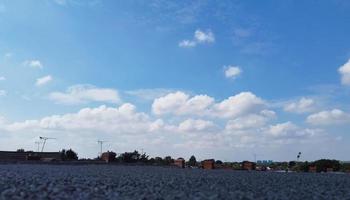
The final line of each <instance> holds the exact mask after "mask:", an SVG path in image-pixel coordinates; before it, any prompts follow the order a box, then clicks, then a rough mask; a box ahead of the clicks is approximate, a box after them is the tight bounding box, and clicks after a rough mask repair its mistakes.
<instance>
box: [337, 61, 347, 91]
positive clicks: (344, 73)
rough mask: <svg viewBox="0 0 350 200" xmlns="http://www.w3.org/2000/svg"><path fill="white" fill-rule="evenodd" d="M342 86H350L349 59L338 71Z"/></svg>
mask: <svg viewBox="0 0 350 200" xmlns="http://www.w3.org/2000/svg"><path fill="white" fill-rule="evenodd" d="M338 71H339V73H340V75H341V82H342V84H343V85H350V59H349V60H348V62H346V63H345V64H344V65H342V66H341V67H340V68H339V69H338Z"/></svg>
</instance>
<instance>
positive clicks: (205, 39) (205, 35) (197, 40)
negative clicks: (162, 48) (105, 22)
mask: <svg viewBox="0 0 350 200" xmlns="http://www.w3.org/2000/svg"><path fill="white" fill-rule="evenodd" d="M213 42H215V36H214V33H213V32H212V31H211V30H207V31H202V30H200V29H197V30H196V31H195V32H194V36H193V39H192V40H182V41H180V42H179V47H185V48H191V47H195V46H197V45H198V44H204V43H213Z"/></svg>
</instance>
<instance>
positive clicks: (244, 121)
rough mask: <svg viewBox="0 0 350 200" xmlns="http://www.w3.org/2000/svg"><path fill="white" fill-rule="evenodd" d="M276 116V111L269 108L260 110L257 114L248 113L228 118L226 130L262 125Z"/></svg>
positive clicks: (259, 126)
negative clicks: (231, 118)
mask: <svg viewBox="0 0 350 200" xmlns="http://www.w3.org/2000/svg"><path fill="white" fill-rule="evenodd" d="M275 117H276V113H275V112H274V111H271V110H262V111H261V112H260V113H259V114H248V115H245V116H242V117H238V118H236V119H233V120H229V121H228V122H227V124H226V127H225V129H226V130H229V131H230V130H233V131H234V130H243V129H251V128H255V129H256V128H261V127H264V126H265V125H266V124H267V123H268V122H269V121H270V120H271V119H273V118H275Z"/></svg>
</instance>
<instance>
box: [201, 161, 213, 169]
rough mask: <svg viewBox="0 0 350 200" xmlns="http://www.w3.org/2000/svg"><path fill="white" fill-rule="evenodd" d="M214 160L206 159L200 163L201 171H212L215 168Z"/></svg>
mask: <svg viewBox="0 0 350 200" xmlns="http://www.w3.org/2000/svg"><path fill="white" fill-rule="evenodd" d="M214 165H215V160H214V159H208V160H203V161H202V167H203V169H214V168H215V166H214Z"/></svg>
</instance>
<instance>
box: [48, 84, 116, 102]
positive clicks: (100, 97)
mask: <svg viewBox="0 0 350 200" xmlns="http://www.w3.org/2000/svg"><path fill="white" fill-rule="evenodd" d="M49 98H50V99H51V100H53V101H55V102H56V103H59V104H82V103H88V102H94V101H95V102H108V103H120V101H121V100H120V97H119V93H118V91H117V90H114V89H110V88H97V87H95V86H92V85H73V86H71V87H69V88H68V89H67V91H66V92H52V93H51V94H50V96H49Z"/></svg>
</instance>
